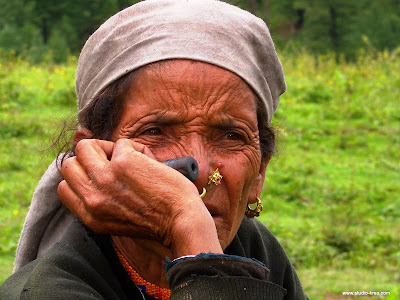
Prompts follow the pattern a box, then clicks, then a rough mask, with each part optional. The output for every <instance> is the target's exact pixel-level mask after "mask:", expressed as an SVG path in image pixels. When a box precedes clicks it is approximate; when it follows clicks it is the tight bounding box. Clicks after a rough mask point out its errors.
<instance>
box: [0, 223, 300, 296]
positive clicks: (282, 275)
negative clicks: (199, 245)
mask: <svg viewBox="0 0 400 300" xmlns="http://www.w3.org/2000/svg"><path fill="white" fill-rule="evenodd" d="M225 253H226V254H229V255H233V256H221V257H219V256H200V257H196V258H191V259H187V260H183V261H182V262H179V263H176V264H170V265H169V266H168V271H167V278H168V281H169V283H170V286H171V290H172V295H171V298H170V299H201V300H207V299H210V300H211V299H213V300H214V299H230V300H234V299H274V300H277V299H299V300H300V299H307V297H306V296H305V295H304V292H303V290H302V287H301V284H300V282H299V279H298V277H297V275H296V272H295V270H294V268H293V266H292V265H291V263H290V262H289V260H288V258H287V256H286V254H285V252H284V251H283V249H282V247H281V245H280V244H279V243H278V241H277V240H276V238H275V237H274V236H273V235H272V234H271V232H269V231H268V229H267V228H266V227H264V226H263V225H262V224H261V223H260V222H258V221H256V220H249V219H247V218H246V217H245V218H244V219H243V222H242V224H241V226H240V229H239V231H238V233H237V235H236V236H235V238H234V240H233V241H232V243H231V244H230V245H229V247H228V248H227V249H226V251H225ZM236 256H240V257H236ZM243 257H247V258H255V259H257V260H258V261H260V262H261V263H263V264H264V265H265V266H263V265H262V264H260V263H258V262H255V261H253V260H249V259H244V258H243ZM0 299H1V300H3V299H4V300H5V299H7V300H12V299H37V300H39V299H40V300H45V299H73V300H79V299H85V300H86V299H153V298H152V297H150V296H148V295H146V294H143V293H142V292H141V291H140V290H139V289H138V288H137V287H136V286H135V285H134V284H133V283H132V281H131V280H130V278H129V277H128V275H127V273H126V272H125V270H124V268H123V266H122V265H121V264H120V262H119V260H118V257H117V256H116V254H115V252H114V250H113V248H112V245H111V243H110V239H109V237H108V236H101V235H97V234H94V233H93V232H91V231H90V230H88V229H86V228H85V227H84V226H82V225H81V224H80V223H79V222H75V223H73V225H72V226H71V227H70V228H69V230H68V231H67V233H66V234H65V236H64V237H63V238H62V239H61V241H60V242H58V243H57V244H55V245H54V246H53V247H52V248H51V249H50V250H49V251H48V252H47V253H46V254H44V255H43V256H42V257H41V258H38V259H36V260H35V261H33V262H31V263H29V264H28V265H26V266H25V267H23V268H22V269H20V270H19V271H18V272H17V273H15V274H13V275H12V276H11V277H10V278H8V279H7V280H6V281H5V282H4V283H3V285H1V286H0Z"/></svg>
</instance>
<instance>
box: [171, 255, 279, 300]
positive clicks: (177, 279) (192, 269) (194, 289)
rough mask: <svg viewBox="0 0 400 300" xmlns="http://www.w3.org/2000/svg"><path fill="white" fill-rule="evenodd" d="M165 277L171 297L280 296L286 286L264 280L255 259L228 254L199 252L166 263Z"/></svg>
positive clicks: (276, 298)
mask: <svg viewBox="0 0 400 300" xmlns="http://www.w3.org/2000/svg"><path fill="white" fill-rule="evenodd" d="M166 270H167V279H168V282H169V284H170V287H171V290H172V295H171V298H170V299H171V300H174V299H179V300H182V299H204V300H208V299H210V300H211V299H232V300H234V299H235V300H236V299H271V300H272V299H273V300H279V299H283V298H284V296H285V294H286V290H285V289H284V288H282V287H281V286H279V285H277V284H275V283H272V282H270V281H268V276H269V270H268V269H267V268H266V267H265V266H264V265H263V264H262V263H260V262H259V261H256V260H253V259H249V258H244V257H239V256H232V255H216V254H200V255H198V256H196V257H194V258H189V259H184V260H182V261H180V262H178V263H174V262H172V263H170V264H168V265H167V267H166Z"/></svg>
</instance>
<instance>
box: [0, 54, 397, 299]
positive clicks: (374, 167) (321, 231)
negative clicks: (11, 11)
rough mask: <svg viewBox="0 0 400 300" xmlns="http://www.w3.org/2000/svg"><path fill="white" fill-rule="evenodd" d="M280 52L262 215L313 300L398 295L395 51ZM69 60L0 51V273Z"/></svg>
mask: <svg viewBox="0 0 400 300" xmlns="http://www.w3.org/2000/svg"><path fill="white" fill-rule="evenodd" d="M281 60H282V62H283V64H284V68H285V72H286V79H287V84H288V91H287V92H286V93H285V95H284V96H283V97H282V98H281V104H280V107H279V109H278V113H277V114H276V118H275V125H276V127H277V128H279V131H280V141H279V145H280V147H279V151H278V152H277V154H276V156H275V158H274V159H273V160H272V161H271V163H270V165H269V166H268V171H267V179H266V183H265V189H264V192H263V195H262V201H263V204H264V211H263V214H262V216H261V217H260V219H261V221H262V222H264V223H265V224H266V225H267V226H268V227H269V228H270V229H271V231H272V232H273V233H274V234H275V235H276V236H277V237H278V239H279V240H280V242H281V243H282V244H283V246H284V247H285V249H286V251H287V253H288V255H289V257H290V258H291V260H292V262H293V263H294V265H295V266H296V268H297V269H298V272H299V276H300V278H301V280H302V283H303V285H304V287H305V289H306V292H307V293H308V294H309V296H311V298H312V299H324V298H325V299H346V298H337V297H336V296H335V295H338V297H339V295H340V294H341V292H342V291H377V292H382V291H392V295H391V296H390V298H387V299H396V297H398V291H399V286H400V272H399V270H400V248H399V245H400V235H399V232H400V218H399V217H400V184H399V183H400V51H395V52H392V53H388V52H380V53H370V54H368V55H365V56H362V57H360V58H359V59H358V60H357V61H355V62H352V63H346V62H344V61H340V59H339V62H337V61H336V59H335V57H334V56H330V55H327V56H320V57H317V58H315V57H312V56H310V55H309V54H307V53H305V52H301V51H299V52H298V53H295V54H286V53H282V54H281ZM75 64H76V58H75V57H71V58H70V60H69V61H68V63H66V64H64V65H54V64H42V65H30V64H29V63H27V62H25V61H22V60H20V59H18V58H15V57H14V56H13V55H11V54H2V56H1V58H0V139H1V143H0V151H1V155H0V170H1V171H0V232H2V234H1V235H0V282H2V281H3V280H4V279H5V278H7V277H8V276H9V275H10V273H11V270H12V263H13V255H14V252H15V249H16V245H17V241H18V236H19V232H20V230H21V227H22V223H23V220H24V217H25V214H26V211H27V209H28V207H29V202H30V198H31V195H32V192H33V190H34V188H35V186H36V184H37V182H38V180H39V178H40V176H41V175H42V173H43V172H44V171H45V169H46V168H47V165H48V163H49V162H50V161H51V160H52V159H53V158H54V157H55V155H56V153H57V150H56V149H50V150H48V147H49V146H50V145H51V143H52V140H53V139H54V134H55V133H57V131H59V130H60V124H61V120H62V119H65V118H69V119H71V118H72V119H73V117H72V116H73V114H74V110H75V94H74V78H73V77H74V72H75ZM396 291H397V292H396ZM395 293H396V294H397V296H394V295H395ZM335 297H336V298H335ZM368 299H374V298H368ZM376 299H379V298H376Z"/></svg>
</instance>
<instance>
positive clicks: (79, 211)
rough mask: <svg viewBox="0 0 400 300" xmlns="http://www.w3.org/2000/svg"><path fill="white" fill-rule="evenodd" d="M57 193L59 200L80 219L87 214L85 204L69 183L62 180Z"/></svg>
mask: <svg viewBox="0 0 400 300" xmlns="http://www.w3.org/2000/svg"><path fill="white" fill-rule="evenodd" d="M57 194H58V197H59V198H60V200H61V202H62V203H63V204H64V205H65V206H66V207H67V208H68V209H69V210H70V211H71V212H72V213H73V214H74V215H76V216H78V217H79V218H80V219H82V218H83V217H84V216H85V215H87V212H86V208H85V205H84V204H83V202H82V200H81V198H80V197H79V196H78V195H77V194H76V193H75V192H74V190H73V189H71V187H70V186H69V184H68V183H67V182H66V181H65V180H63V181H61V182H60V183H59V185H58V188H57Z"/></svg>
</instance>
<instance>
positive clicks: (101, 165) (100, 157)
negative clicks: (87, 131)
mask: <svg viewBox="0 0 400 300" xmlns="http://www.w3.org/2000/svg"><path fill="white" fill-rule="evenodd" d="M113 148H114V143H113V142H109V141H104V140H96V139H85V140H81V141H79V143H78V144H77V145H76V148H75V155H76V158H77V159H78V161H79V163H80V164H81V166H82V167H83V169H84V170H85V171H86V173H87V174H88V176H89V177H90V178H92V179H93V178H94V177H96V175H97V174H103V173H104V172H107V167H108V165H109V158H111V156H112V152H113Z"/></svg>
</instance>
